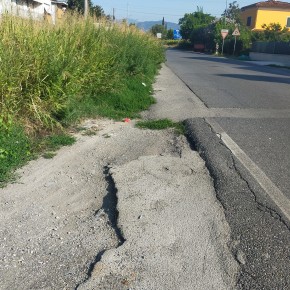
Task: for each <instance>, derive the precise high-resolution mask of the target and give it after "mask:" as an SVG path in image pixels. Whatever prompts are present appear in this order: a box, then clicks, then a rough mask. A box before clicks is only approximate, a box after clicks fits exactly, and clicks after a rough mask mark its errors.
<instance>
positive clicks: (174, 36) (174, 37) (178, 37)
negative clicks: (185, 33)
mask: <svg viewBox="0 0 290 290" xmlns="http://www.w3.org/2000/svg"><path fill="white" fill-rule="evenodd" d="M181 38H182V37H181V35H180V31H179V30H178V29H174V30H173V39H181Z"/></svg>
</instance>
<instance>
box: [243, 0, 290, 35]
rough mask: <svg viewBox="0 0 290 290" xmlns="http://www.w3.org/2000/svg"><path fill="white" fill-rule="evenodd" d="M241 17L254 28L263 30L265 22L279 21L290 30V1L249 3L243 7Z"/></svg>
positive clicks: (272, 0) (271, 0)
mask: <svg viewBox="0 0 290 290" xmlns="http://www.w3.org/2000/svg"><path fill="white" fill-rule="evenodd" d="M241 18H242V21H243V22H244V23H245V24H246V25H247V26H248V27H249V28H250V29H252V30H263V28H262V25H263V24H266V25H268V24H270V23H279V24H280V25H281V26H282V28H284V27H287V28H288V30H289V31H290V3H288V2H281V1H275V0H269V1H264V2H258V3H255V4H252V5H248V6H245V7H242V8H241Z"/></svg>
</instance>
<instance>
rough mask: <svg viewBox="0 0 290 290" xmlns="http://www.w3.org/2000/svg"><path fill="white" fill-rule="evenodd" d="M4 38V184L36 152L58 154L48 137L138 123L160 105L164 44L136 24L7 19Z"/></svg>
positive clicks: (0, 57) (0, 127)
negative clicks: (100, 123) (89, 120)
mask: <svg viewBox="0 0 290 290" xmlns="http://www.w3.org/2000/svg"><path fill="white" fill-rule="evenodd" d="M0 38H1V42H0V64H1V71H0V88H1V90H0V94H1V96H0V185H1V184H3V183H5V181H6V180H7V178H8V177H9V176H11V172H13V170H14V169H15V168H17V167H18V166H20V165H22V164H24V163H25V162H26V161H27V160H29V159H31V158H33V156H35V152H37V153H38V154H39V152H41V151H43V150H44V151H45V150H49V151H51V147H50V146H51V145H49V142H48V141H47V140H49V139H47V138H48V136H61V135H63V134H64V132H65V128H68V127H69V126H71V125H74V124H76V123H77V122H79V121H80V120H81V119H83V118H86V117H96V116H106V117H109V118H114V119H121V118H124V117H129V118H134V117H137V116H138V112H139V111H141V110H144V109H146V108H148V106H149V105H150V104H152V103H153V102H154V99H153V98H152V96H151V90H152V88H151V84H152V82H153V80H154V76H155V74H156V72H157V69H158V67H159V65H160V63H162V62H163V60H164V51H163V47H162V45H161V43H160V42H159V41H157V40H156V39H154V38H153V37H151V35H149V34H145V33H143V32H141V31H139V30H137V29H136V28H135V27H127V26H126V25H124V26H121V25H113V24H112V22H111V21H108V22H107V21H106V20H104V22H103V23H102V24H101V25H98V26H97V25H96V24H95V23H94V20H93V18H89V19H87V20H84V19H83V17H82V16H79V15H77V14H75V15H70V14H69V13H68V14H67V15H66V17H65V19H63V21H62V22H61V23H60V24H58V25H56V26H53V25H50V24H48V23H47V22H45V21H43V22H38V21H32V20H27V19H26V20H25V19H21V18H16V17H13V16H9V15H3V16H2V18H1V25H0ZM57 138H59V137H57ZM63 141H64V139H62V142H63ZM64 143H66V142H64Z"/></svg>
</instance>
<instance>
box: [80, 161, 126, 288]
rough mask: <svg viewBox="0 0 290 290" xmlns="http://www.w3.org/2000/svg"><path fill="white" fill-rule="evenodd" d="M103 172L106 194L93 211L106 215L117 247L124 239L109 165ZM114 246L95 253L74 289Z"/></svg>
mask: <svg viewBox="0 0 290 290" xmlns="http://www.w3.org/2000/svg"><path fill="white" fill-rule="evenodd" d="M103 174H104V178H105V180H106V182H107V188H106V191H107V194H106V195H105V196H104V198H103V204H102V207H101V208H100V209H99V210H98V211H97V212H96V213H95V217H96V218H99V217H100V216H106V217H105V218H106V219H107V220H108V222H109V223H110V226H111V227H112V229H113V230H114V232H115V235H116V238H117V240H118V244H117V245H116V247H114V248H118V247H120V246H121V245H123V243H124V242H125V241H126V240H125V238H124V236H123V234H122V231H121V229H120V228H119V227H118V216H119V212H118V210H117V204H118V197H117V188H116V185H115V182H114V179H113V178H112V175H111V173H110V167H109V166H108V165H106V166H104V170H103ZM114 248H106V249H103V250H101V251H100V252H99V253H98V254H97V255H96V257H95V259H94V260H93V261H92V262H91V263H90V265H89V267H88V272H87V276H86V277H85V278H84V279H83V280H82V281H81V282H80V283H78V284H77V286H76V287H75V290H78V289H79V287H80V286H81V285H82V284H84V283H86V281H88V280H89V279H90V278H91V276H92V272H93V270H94V268H95V266H96V264H97V263H98V262H100V261H101V259H102V256H103V255H104V253H105V252H106V251H108V250H110V249H114Z"/></svg>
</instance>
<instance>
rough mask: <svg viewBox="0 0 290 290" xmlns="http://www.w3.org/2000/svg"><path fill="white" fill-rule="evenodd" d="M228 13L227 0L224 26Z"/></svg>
mask: <svg viewBox="0 0 290 290" xmlns="http://www.w3.org/2000/svg"><path fill="white" fill-rule="evenodd" d="M227 13H228V0H226V10H225V25H226V18H227Z"/></svg>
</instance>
